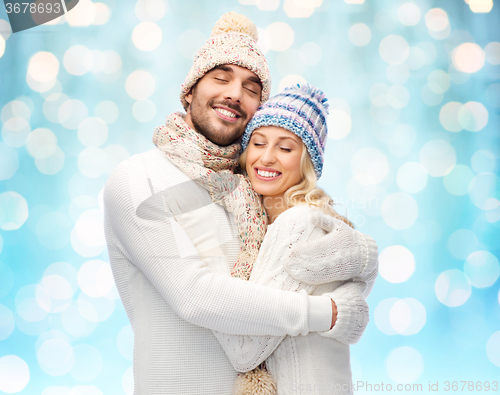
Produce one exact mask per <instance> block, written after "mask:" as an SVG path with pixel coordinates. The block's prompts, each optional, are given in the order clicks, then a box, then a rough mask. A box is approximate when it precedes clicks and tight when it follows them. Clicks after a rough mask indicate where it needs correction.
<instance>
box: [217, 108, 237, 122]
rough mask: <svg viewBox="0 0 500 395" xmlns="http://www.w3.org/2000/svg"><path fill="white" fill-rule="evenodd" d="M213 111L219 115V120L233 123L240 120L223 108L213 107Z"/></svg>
mask: <svg viewBox="0 0 500 395" xmlns="http://www.w3.org/2000/svg"><path fill="white" fill-rule="evenodd" d="M213 109H214V111H215V112H216V113H217V114H218V115H219V117H220V118H222V119H224V120H226V121H230V122H234V121H236V120H237V119H239V118H240V116H239V115H238V114H236V113H234V112H232V111H229V110H226V109H225V108H220V107H213Z"/></svg>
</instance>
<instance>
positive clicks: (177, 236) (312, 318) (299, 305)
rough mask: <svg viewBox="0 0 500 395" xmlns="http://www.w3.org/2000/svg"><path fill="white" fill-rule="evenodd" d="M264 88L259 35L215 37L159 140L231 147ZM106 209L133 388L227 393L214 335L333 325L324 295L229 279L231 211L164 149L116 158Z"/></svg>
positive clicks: (227, 373) (231, 373) (233, 244)
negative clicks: (130, 341)
mask: <svg viewBox="0 0 500 395" xmlns="http://www.w3.org/2000/svg"><path fill="white" fill-rule="evenodd" d="M229 18H233V19H235V18H236V19H238V18H242V17H241V16H238V15H237V14H234V13H231V15H229ZM243 18H244V17H243ZM247 21H248V20H247ZM247 21H244V22H245V23H247ZM240 22H241V20H240ZM248 22H249V21H248ZM245 23H244V24H245ZM250 23H251V22H250ZM240 24H241V23H240ZM247 25H248V23H247ZM252 26H253V29H255V26H254V25H253V24H252ZM269 91H270V80H269V71H268V69H267V64H266V60H265V58H264V56H263V55H262V54H261V53H260V51H259V49H258V48H257V46H256V43H255V39H254V38H252V37H250V36H249V35H247V34H245V33H241V32H232V31H229V32H228V31H224V30H223V31H222V32H221V31H219V32H215V35H214V36H213V37H212V38H211V39H209V40H208V41H207V43H206V44H205V45H204V46H203V47H202V48H201V49H200V51H199V52H198V54H197V57H196V59H195V62H194V64H193V67H192V69H191V71H190V73H189V74H188V76H187V78H186V82H185V83H184V85H183V87H182V93H181V102H182V103H183V105H184V107H185V108H187V114H186V115H185V119H183V115H181V114H172V115H171V116H170V117H169V120H168V123H167V127H168V128H169V129H168V132H169V133H170V132H172V133H171V134H165V135H159V134H156V135H155V138H156V139H157V140H161V139H163V138H165V139H167V140H169V141H170V140H171V139H174V140H176V142H180V145H179V147H181V148H182V147H184V146H185V145H189V144H195V143H193V141H194V140H196V141H203V144H205V145H207V144H209V145H210V144H211V149H213V150H215V151H217V152H215V151H214V152H212V154H209V155H208V157H212V156H213V155H218V152H219V151H221V152H226V150H231V152H233V151H234V149H233V147H237V145H235V144H232V143H234V142H235V141H236V140H237V139H238V138H239V137H240V136H241V135H242V134H243V132H244V130H245V126H246V124H247V123H248V121H249V120H250V119H251V117H252V115H253V114H254V113H255V111H256V110H257V108H258V106H259V104H260V103H261V102H263V101H265V100H266V99H267V97H268V96H269ZM174 129H175V130H174ZM158 136H159V137H158ZM205 137H206V139H205ZM156 143H157V145H159V144H160V143H161V142H159V141H157V142H156ZM196 144H198V143H196ZM200 144H201V143H200ZM198 148H199V149H200V151H202V150H203V149H204V148H203V147H201V146H200V147H198ZM233 153H234V152H233ZM202 154H205V153H204V152H202ZM221 155H222V154H221ZM216 159H217V160H219V159H220V160H221V161H224V160H226V159H227V158H226V157H223V155H222V156H221V157H220V158H219V157H217V158H216ZM233 159H234V158H233ZM233 159H231V160H233ZM104 204H105V227H106V239H107V243H108V249H109V256H110V263H111V267H112V269H113V275H114V277H115V281H116V285H117V287H118V290H119V292H120V296H121V299H122V301H123V304H124V306H125V309H126V312H127V315H128V317H129V319H130V322H131V325H132V328H133V332H134V380H135V394H191V395H193V394H214V395H225V394H227V395H229V394H231V388H232V385H233V382H234V379H235V377H236V376H237V373H236V371H235V370H234V369H233V368H232V366H231V364H230V363H229V360H228V359H227V358H226V356H225V354H224V352H223V351H222V348H221V346H220V345H219V343H218V342H217V340H216V339H215V337H214V336H213V334H212V332H211V330H217V331H220V332H224V333H230V334H239V335H273V336H279V335H285V334H288V335H292V336H297V335H299V334H303V335H305V334H307V333H308V332H313V331H314V332H319V331H328V330H329V329H331V328H332V327H333V323H334V321H335V319H336V309H335V305H334V303H333V302H332V301H331V299H330V298H328V297H327V296H307V295H303V294H298V293H292V292H284V291H278V290H275V289H271V288H268V287H262V286H259V285H257V284H253V283H250V282H247V281H242V280H240V279H237V278H232V277H230V276H229V275H228V273H229V267H231V266H232V264H233V263H234V262H235V260H236V257H237V255H238V253H239V250H240V247H239V240H238V232H237V230H236V227H235V223H234V218H233V216H232V215H231V214H229V213H228V212H227V211H225V210H224V209H223V208H222V207H221V206H219V205H217V204H214V203H213V202H212V199H211V197H210V194H209V192H208V191H207V190H206V189H204V188H202V187H200V186H199V185H197V184H196V183H194V182H192V179H190V178H189V177H188V176H186V174H184V173H183V172H182V171H181V170H180V169H179V167H178V166H176V165H174V164H173V163H172V161H170V160H169V159H168V158H167V155H165V153H164V152H163V151H162V150H160V149H158V148H155V149H153V150H151V151H149V152H146V153H144V154H139V155H135V156H133V157H132V158H130V159H128V160H127V161H125V162H123V163H122V164H120V165H119V166H118V167H117V168H116V169H115V171H114V172H113V174H112V175H111V176H110V178H109V180H108V182H107V184H106V188H105V192H104ZM189 221H196V227H195V229H196V230H197V231H198V233H197V235H195V237H198V239H197V241H196V243H195V244H196V245H197V246H198V248H200V246H203V245H204V246H205V247H206V248H205V249H204V251H205V254H204V257H205V258H206V259H205V260H204V261H203V260H202V259H201V258H200V255H199V254H198V252H199V250H196V249H195V248H194V246H193V241H192V238H193V235H192V234H191V235H190V236H191V239H190V238H189V237H188V236H187V234H186V232H185V231H184V230H183V227H182V226H181V225H180V224H182V223H183V222H184V223H187V222H189ZM212 247H214V248H213V250H214V251H215V252H214V251H211V248H212ZM207 251H208V252H207ZM220 252H222V254H221V253H220Z"/></svg>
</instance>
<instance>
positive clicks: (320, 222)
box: [284, 212, 378, 285]
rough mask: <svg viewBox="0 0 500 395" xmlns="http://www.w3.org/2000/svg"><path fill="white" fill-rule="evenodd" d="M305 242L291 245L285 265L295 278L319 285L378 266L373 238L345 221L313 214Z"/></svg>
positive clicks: (354, 275)
mask: <svg viewBox="0 0 500 395" xmlns="http://www.w3.org/2000/svg"><path fill="white" fill-rule="evenodd" d="M309 220H310V221H311V222H310V226H309V228H306V229H307V230H308V231H309V232H310V234H309V237H308V239H309V240H308V242H307V243H300V244H298V245H294V246H291V247H290V249H289V251H288V254H287V257H286V259H285V260H284V268H285V270H286V271H287V272H288V273H290V275H291V276H292V277H293V278H294V279H295V280H297V281H301V282H304V283H307V284H312V285H319V284H326V283H330V282H333V281H345V280H349V279H352V278H354V277H358V278H360V277H363V276H364V275H365V274H366V273H371V272H372V271H373V269H374V268H375V267H376V265H377V259H378V251H377V245H376V244H375V241H374V240H373V239H372V238H371V237H370V236H367V235H363V234H362V233H361V232H359V231H357V230H355V229H353V228H351V227H350V226H349V225H347V224H346V223H345V222H343V221H341V220H339V219H337V218H333V217H331V216H329V215H324V214H321V213H319V212H317V213H314V215H313V216H311V217H310V219H309Z"/></svg>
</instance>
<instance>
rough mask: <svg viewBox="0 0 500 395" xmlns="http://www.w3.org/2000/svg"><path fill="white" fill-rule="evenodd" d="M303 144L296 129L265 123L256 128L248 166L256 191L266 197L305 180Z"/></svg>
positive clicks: (280, 193)
mask: <svg viewBox="0 0 500 395" xmlns="http://www.w3.org/2000/svg"><path fill="white" fill-rule="evenodd" d="M303 149H304V144H303V143H302V140H301V139H300V138H299V137H297V136H296V135H295V134H294V133H292V132H290V131H288V130H286V129H283V128H280V127H277V126H264V127H261V128H259V129H257V130H255V131H254V132H253V134H252V137H251V138H250V143H249V144H248V148H247V158H246V170H247V173H248V176H249V177H250V181H251V182H252V186H253V188H254V189H255V191H256V192H257V193H259V194H261V195H263V196H264V197H268V196H270V197H282V196H283V194H284V193H285V192H286V191H287V189H288V188H290V187H292V186H294V185H297V184H298V183H300V182H301V181H302V174H301V173H300V157H301V155H302V150H303Z"/></svg>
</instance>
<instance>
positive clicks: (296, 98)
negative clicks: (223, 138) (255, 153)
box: [241, 84, 328, 178]
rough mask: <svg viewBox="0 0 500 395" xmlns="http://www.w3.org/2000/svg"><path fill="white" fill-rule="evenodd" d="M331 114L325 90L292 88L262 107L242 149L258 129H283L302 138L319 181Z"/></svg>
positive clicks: (242, 140)
mask: <svg viewBox="0 0 500 395" xmlns="http://www.w3.org/2000/svg"><path fill="white" fill-rule="evenodd" d="M327 115H328V103H327V98H326V97H325V94H324V93H323V92H322V91H321V90H319V89H317V88H315V87H313V86H312V85H309V84H305V85H302V86H301V85H299V84H297V85H294V86H291V87H288V88H286V89H285V90H284V91H283V92H282V93H279V94H277V95H275V96H273V97H272V98H270V99H269V100H268V101H267V102H266V103H264V104H262V105H261V106H260V107H259V109H258V110H257V112H256V113H255V115H254V117H253V118H252V120H251V121H250V122H249V123H248V125H247V127H246V130H245V133H244V134H243V136H242V139H241V149H242V150H245V149H246V147H247V146H248V143H249V141H250V137H251V136H252V133H253V131H254V130H256V129H258V128H261V127H263V126H278V127H281V128H283V129H286V130H289V131H290V132H292V133H295V134H296V135H297V136H299V137H300V138H301V140H302V142H303V143H304V145H305V146H306V148H307V151H308V152H309V155H310V157H311V160H312V162H313V165H314V170H315V171H316V176H317V177H318V178H319V177H321V173H322V171H323V157H324V151H325V144H326V138H327V133H328V130H327V124H326V118H327Z"/></svg>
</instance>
